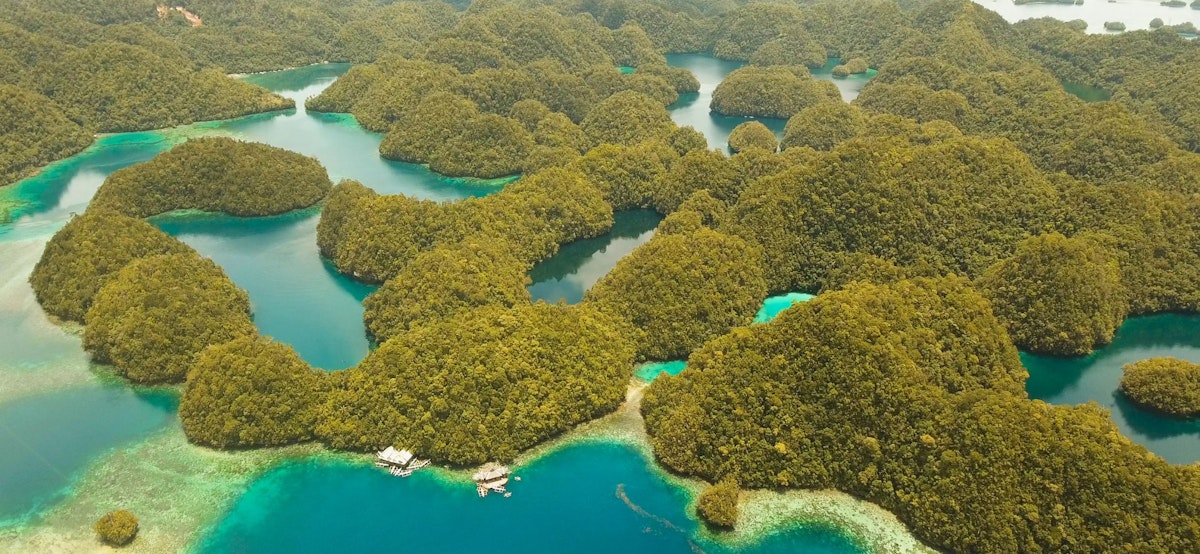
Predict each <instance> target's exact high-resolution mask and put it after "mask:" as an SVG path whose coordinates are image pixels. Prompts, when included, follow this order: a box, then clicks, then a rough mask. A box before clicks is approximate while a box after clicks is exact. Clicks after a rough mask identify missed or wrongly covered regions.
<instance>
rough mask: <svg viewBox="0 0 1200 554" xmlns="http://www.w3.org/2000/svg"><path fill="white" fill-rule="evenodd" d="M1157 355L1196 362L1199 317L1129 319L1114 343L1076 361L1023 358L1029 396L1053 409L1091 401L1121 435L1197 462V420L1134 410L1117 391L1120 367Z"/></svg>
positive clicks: (1198, 357) (1199, 436)
mask: <svg viewBox="0 0 1200 554" xmlns="http://www.w3.org/2000/svg"><path fill="white" fill-rule="evenodd" d="M1159 356H1172V357H1176V358H1181V359H1184V360H1189V361H1192V362H1200V316H1197V315H1174V314H1169V315H1156V316H1148V317H1137V318H1133V319H1130V320H1128V321H1126V322H1125V324H1124V325H1122V326H1121V328H1120V330H1118V331H1117V335H1116V337H1115V338H1114V339H1113V342H1112V344H1110V345H1108V346H1106V347H1104V348H1102V349H1100V350H1098V351H1096V352H1094V353H1092V354H1091V355H1089V356H1084V357H1080V358H1049V357H1043V356H1034V355H1032V354H1022V355H1021V360H1022V361H1023V362H1024V364H1025V367H1026V368H1028V369H1029V381H1028V382H1027V383H1026V386H1025V388H1026V390H1028V391H1029V396H1031V397H1033V398H1039V399H1041V400H1045V401H1046V402H1050V403H1052V404H1081V403H1084V402H1091V401H1094V402H1096V403H1097V404H1099V405H1100V406H1102V407H1104V408H1106V409H1108V410H1111V411H1112V419H1113V421H1114V422H1115V423H1116V424H1117V427H1119V428H1120V429H1121V433H1123V434H1124V435H1125V436H1127V437H1129V438H1131V439H1133V440H1134V442H1137V443H1138V444H1142V445H1145V446H1146V448H1149V449H1150V450H1151V451H1152V452H1154V453H1155V454H1158V455H1159V456H1162V457H1163V458H1164V459H1166V460H1167V461H1169V462H1172V463H1177V464H1190V463H1193V462H1196V461H1200V420H1193V421H1180V420H1174V419H1170V418H1164V417H1160V416H1157V415H1155V414H1152V413H1150V412H1148V411H1145V410H1141V409H1138V408H1136V407H1134V406H1133V405H1132V404H1130V403H1129V401H1128V400H1126V399H1125V398H1124V397H1123V396H1122V395H1121V394H1120V393H1119V392H1117V386H1118V383H1119V382H1120V380H1121V366H1123V365H1125V364H1128V363H1132V362H1136V361H1138V360H1144V359H1147V358H1155V357H1159Z"/></svg>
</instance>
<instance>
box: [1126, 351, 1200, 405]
mask: <svg viewBox="0 0 1200 554" xmlns="http://www.w3.org/2000/svg"><path fill="white" fill-rule="evenodd" d="M1122 370H1123V371H1124V375H1122V376H1121V393H1122V394H1124V395H1125V397H1126V398H1128V399H1129V400H1130V401H1131V402H1133V403H1134V404H1137V405H1138V406H1141V407H1143V408H1146V409H1148V410H1151V411H1154V412H1157V413H1160V414H1165V415H1168V416H1171V417H1178V418H1195V417H1198V416H1200V364H1194V363H1191V362H1188V361H1184V360H1180V359H1178V358H1151V359H1149V360H1142V361H1140V362H1134V363H1132V364H1128V365H1126V366H1125V367H1124V368H1122Z"/></svg>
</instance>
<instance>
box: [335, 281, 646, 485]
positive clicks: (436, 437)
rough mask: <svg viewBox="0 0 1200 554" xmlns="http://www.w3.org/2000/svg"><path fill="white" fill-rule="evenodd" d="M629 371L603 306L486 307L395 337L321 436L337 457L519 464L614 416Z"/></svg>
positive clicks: (339, 403) (354, 373) (358, 375)
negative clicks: (397, 450)
mask: <svg viewBox="0 0 1200 554" xmlns="http://www.w3.org/2000/svg"><path fill="white" fill-rule="evenodd" d="M632 369H633V347H632V345H631V344H630V342H629V341H628V340H627V339H626V338H625V336H624V335H623V333H621V332H620V328H619V325H618V324H617V323H616V322H615V321H614V320H613V319H611V318H609V317H607V316H605V315H604V314H602V313H600V312H599V311H597V310H595V309H594V308H591V307H588V306H586V305H584V306H562V305H558V306H555V305H548V304H544V303H540V302H539V303H538V304H533V305H530V304H523V305H518V306H515V307H512V308H505V307H502V306H484V307H480V308H476V309H473V310H469V311H464V312H462V313H460V314H458V315H456V316H454V317H451V318H449V319H446V320H443V321H441V322H438V323H433V324H431V325H428V326H421V327H417V328H416V329H414V330H412V331H410V332H408V333H404V334H400V335H397V336H396V337H395V338H393V339H391V340H389V341H387V342H385V343H384V344H383V345H382V346H380V347H379V349H377V350H375V351H374V352H372V353H371V354H370V355H369V356H367V359H366V360H363V362H362V363H361V364H360V365H359V366H358V367H357V368H353V369H349V370H347V371H345V372H343V373H342V374H339V375H338V379H337V387H336V388H335V389H334V390H333V391H332V392H330V393H329V396H328V399H327V400H326V403H325V405H324V407H323V412H322V421H321V424H320V425H319V426H318V427H317V433H318V435H320V436H321V437H322V439H323V440H325V441H326V442H327V443H329V444H331V445H333V446H334V447H336V448H350V449H355V450H373V449H378V448H380V447H382V446H386V445H404V446H409V447H411V448H413V449H415V450H416V451H417V452H420V453H421V454H422V455H423V456H429V457H431V458H433V459H435V460H439V461H446V462H450V463H454V464H474V463H480V462H483V461H486V460H510V459H512V458H513V457H514V456H516V455H517V453H519V452H521V451H522V450H524V449H526V448H529V447H530V446H533V445H534V444H536V443H538V442H540V441H543V440H545V439H547V438H550V437H552V436H554V435H557V434H559V433H562V432H563V431H566V430H567V429H570V428H571V427H572V426H574V425H577V424H579V423H583V422H585V421H588V420H590V419H593V418H595V417H598V416H600V415H603V414H606V413H608V412H611V411H612V410H614V409H616V407H617V406H618V405H620V403H621V402H622V401H623V400H624V398H625V388H626V385H627V383H628V381H629V375H630V372H631V371H632Z"/></svg>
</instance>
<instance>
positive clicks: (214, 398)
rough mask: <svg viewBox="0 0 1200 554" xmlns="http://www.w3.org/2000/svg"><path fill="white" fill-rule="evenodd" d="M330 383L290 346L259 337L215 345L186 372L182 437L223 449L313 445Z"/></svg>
mask: <svg viewBox="0 0 1200 554" xmlns="http://www.w3.org/2000/svg"><path fill="white" fill-rule="evenodd" d="M328 380H329V379H328V378H327V377H326V374H325V373H324V372H322V371H320V370H316V369H313V368H312V367H309V365H308V364H307V363H305V362H304V360H301V359H300V356H299V355H297V354H296V351H295V350H293V349H292V347H290V346H288V345H286V344H282V343H278V342H274V341H271V340H270V339H266V338H261V337H256V336H243V337H240V338H237V339H234V340H232V341H230V342H226V343H223V344H213V345H211V346H209V347H207V348H205V349H204V350H201V351H200V352H199V354H197V355H196V359H195V362H194V363H192V365H191V369H190V370H189V371H188V374H187V386H185V387H184V389H183V397H182V398H181V400H180V402H179V419H180V421H181V422H182V423H183V432H184V433H185V434H186V435H187V437H188V440H189V441H191V442H193V443H195V444H200V445H204V446H211V447H214V448H222V449H226V448H246V447H253V446H278V445H285V444H293V443H297V442H302V441H305V440H310V439H311V438H312V430H313V428H314V427H315V426H316V423H317V406H318V405H319V403H320V402H321V400H322V399H323V396H324V391H325V390H326V389H327V381H328Z"/></svg>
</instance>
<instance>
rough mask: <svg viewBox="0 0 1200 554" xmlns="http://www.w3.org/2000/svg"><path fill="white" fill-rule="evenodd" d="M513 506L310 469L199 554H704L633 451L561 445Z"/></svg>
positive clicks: (239, 511)
mask: <svg viewBox="0 0 1200 554" xmlns="http://www.w3.org/2000/svg"><path fill="white" fill-rule="evenodd" d="M517 475H519V476H521V478H522V480H521V481H519V482H510V484H509V487H508V488H509V490H510V491H511V492H512V493H513V495H512V497H511V498H500V497H498V496H497V495H490V496H489V497H488V498H483V499H481V498H478V497H477V496H476V494H475V487H474V485H473V484H472V483H469V482H466V483H458V484H445V483H442V482H439V481H438V480H437V479H436V477H434V476H433V475H432V474H430V473H429V472H418V473H416V474H415V475H414V476H412V477H410V478H407V479H397V478H394V477H391V476H389V475H387V474H386V473H384V472H382V471H379V470H378V469H375V468H373V467H370V466H364V465H352V464H349V463H343V462H329V461H304V462H297V463H291V464H286V465H284V466H281V467H279V468H277V469H276V470H274V471H272V472H270V473H269V474H268V475H266V476H265V477H263V478H262V479H259V480H258V481H257V482H256V483H255V484H254V485H253V486H251V488H250V490H249V491H247V492H246V494H245V496H243V497H242V498H241V500H239V501H238V503H237V504H236V505H235V506H234V507H233V509H232V510H231V511H230V513H229V514H228V515H227V516H226V517H225V518H224V519H223V520H222V521H221V522H220V523H219V524H218V525H217V526H216V527H215V528H214V529H212V530H211V531H210V532H209V534H208V536H207V537H206V538H205V539H204V540H203V542H202V544H201V547H200V548H199V550H200V551H201V552H213V553H216V552H363V551H369V550H383V551H393V550H405V551H415V552H578V553H590V552H613V551H618V550H619V551H621V552H625V553H628V554H633V553H640V552H646V553H656V552H689V551H690V552H708V553H712V554H717V553H724V552H731V551H734V550H733V549H731V548H728V547H726V546H724V545H722V544H719V543H716V542H714V541H713V540H712V539H711V538H709V536H708V535H706V534H705V533H702V532H701V530H700V528H699V524H698V523H697V522H696V520H695V519H694V518H693V517H692V516H691V515H689V514H688V513H687V511H686V509H685V505H686V503H687V501H688V497H687V494H686V493H684V492H683V491H682V490H681V489H679V488H677V487H675V486H673V485H671V484H670V483H668V482H667V481H666V480H665V479H663V478H662V477H661V476H660V475H659V474H658V473H656V472H655V471H654V470H653V469H652V468H651V467H650V465H649V462H648V461H647V460H645V459H644V458H643V457H642V456H641V455H640V454H638V452H637V451H635V450H633V449H631V448H629V447H626V446H622V445H617V444H582V445H575V446H570V447H567V448H564V449H562V450H559V451H557V452H554V453H552V454H550V455H549V456H547V457H545V458H543V459H541V460H539V461H537V462H534V463H533V464H531V465H530V466H529V467H526V468H521V469H520V470H518V472H517ZM738 551H740V552H763V553H767V552H807V553H814V554H825V553H828V554H834V553H837V554H841V553H847V552H860V551H861V550H860V549H859V548H858V547H856V546H855V544H854V543H852V542H851V541H850V540H849V539H848V538H847V537H845V536H843V535H840V534H838V533H836V532H834V531H831V530H829V529H826V528H822V527H813V526H808V527H804V526H799V527H795V528H792V529H789V530H787V531H786V532H781V533H777V534H774V535H771V536H769V537H766V538H765V539H764V540H763V541H762V542H760V543H759V544H756V545H753V546H751V547H749V548H745V549H741V550H738Z"/></svg>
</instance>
